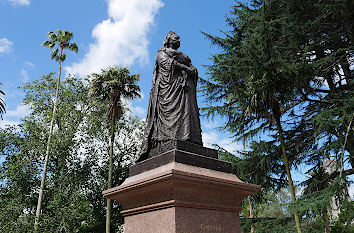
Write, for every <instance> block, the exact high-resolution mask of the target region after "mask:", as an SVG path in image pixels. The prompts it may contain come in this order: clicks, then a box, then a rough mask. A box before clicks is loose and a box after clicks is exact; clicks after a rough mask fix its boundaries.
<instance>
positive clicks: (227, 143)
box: [202, 132, 242, 153]
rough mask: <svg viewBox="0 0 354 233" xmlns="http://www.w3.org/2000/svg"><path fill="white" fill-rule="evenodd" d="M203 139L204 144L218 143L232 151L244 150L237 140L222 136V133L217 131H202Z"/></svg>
mask: <svg viewBox="0 0 354 233" xmlns="http://www.w3.org/2000/svg"><path fill="white" fill-rule="evenodd" d="M202 139H203V143H204V146H211V145H213V144H217V145H219V146H220V147H222V148H224V149H225V150H227V151H228V152H230V153H235V152H237V151H240V150H242V145H241V143H238V142H235V141H233V140H232V139H231V138H222V135H221V134H218V133H216V132H207V133H202Z"/></svg>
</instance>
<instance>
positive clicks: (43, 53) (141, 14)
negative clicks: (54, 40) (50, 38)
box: [0, 0, 239, 151]
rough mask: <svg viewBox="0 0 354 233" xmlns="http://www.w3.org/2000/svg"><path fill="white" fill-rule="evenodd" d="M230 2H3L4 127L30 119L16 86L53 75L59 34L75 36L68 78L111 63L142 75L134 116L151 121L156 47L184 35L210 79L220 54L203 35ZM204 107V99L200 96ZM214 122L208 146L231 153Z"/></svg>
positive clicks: (206, 128)
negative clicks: (172, 35) (54, 35)
mask: <svg viewBox="0 0 354 233" xmlns="http://www.w3.org/2000/svg"><path fill="white" fill-rule="evenodd" d="M233 3H234V1H233V0H218V1H214V0H193V1H190V0H179V1H174V0H144V1H141V0H107V1H102V0H90V1H84V0H75V1H67V0H60V1H59V0H45V1H44V0H0V28H1V31H0V72H1V76H0V77H1V78H0V82H2V83H3V86H2V87H1V88H2V90H4V91H5V92H6V96H5V102H6V105H7V113H6V114H5V116H4V120H3V121H0V126H1V127H3V126H4V125H5V124H17V123H18V122H19V121H20V118H21V117H23V116H25V115H26V114H28V112H29V111H28V109H27V107H26V106H21V100H22V98H23V93H22V91H21V90H19V89H18V88H17V87H18V86H20V85H21V84H22V83H23V82H27V81H33V80H36V79H38V78H39V77H40V76H41V75H43V74H47V73H49V72H57V69H58V68H57V63H56V62H54V61H51V60H50V55H49V52H50V50H49V49H47V48H44V47H42V46H41V43H42V42H43V41H45V40H46V39H47V33H48V32H49V31H54V30H56V29H62V30H69V31H71V32H73V33H74V39H73V42H76V43H77V44H78V46H79V53H78V54H73V53H70V52H68V54H67V59H66V61H65V62H64V64H63V66H64V71H65V72H66V73H75V74H77V75H81V76H84V75H86V74H89V73H92V72H98V71H100V69H102V68H106V67H107V66H108V65H113V64H118V65H122V66H128V67H129V68H130V70H131V73H138V74H140V75H141V81H140V83H139V84H140V86H141V89H142V92H143V98H142V99H140V100H137V101H134V102H132V109H133V112H134V113H135V114H136V115H138V116H140V117H141V118H145V117H146V109H147V105H148V97H149V92H150V88H151V79H152V71H153V65H154V60H155V54H156V52H157V50H158V49H159V48H160V47H161V46H162V41H163V38H164V37H165V35H166V34H167V32H168V31H169V30H174V31H176V32H177V33H178V34H179V35H180V37H181V47H180V50H181V51H183V52H184V53H186V54H187V55H189V57H190V58H191V59H192V62H193V64H194V65H195V66H196V67H197V68H198V69H199V75H200V76H201V77H205V68H204V67H203V65H207V64H210V61H209V58H210V56H211V54H213V53H215V52H216V51H217V48H215V47H212V46H211V44H210V42H209V41H208V40H207V39H206V38H205V37H204V36H203V35H202V34H201V32H200V31H204V32H207V33H210V34H212V35H221V33H220V30H227V28H226V24H225V16H226V15H227V14H228V12H229V9H230V7H231V6H232V4H233ZM198 102H199V105H200V106H203V104H205V103H203V97H202V96H199V99H198ZM216 125H217V123H216V122H213V121H208V120H207V119H204V118H202V127H203V139H204V143H205V144H208V143H218V144H221V145H222V146H224V147H225V148H227V149H228V150H230V151H234V150H235V149H238V148H239V146H238V145H237V144H235V143H232V140H231V139H230V138H229V136H228V135H225V134H224V133H223V134H220V133H219V132H218V131H217V130H215V129H214V128H215V126H216Z"/></svg>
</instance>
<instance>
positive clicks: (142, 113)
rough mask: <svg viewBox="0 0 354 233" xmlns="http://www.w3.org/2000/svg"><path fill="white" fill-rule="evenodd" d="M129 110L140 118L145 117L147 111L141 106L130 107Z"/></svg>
mask: <svg viewBox="0 0 354 233" xmlns="http://www.w3.org/2000/svg"><path fill="white" fill-rule="evenodd" d="M131 110H132V112H133V115H135V116H138V117H140V118H146V115H147V111H146V109H145V108H142V107H139V106H137V107H131Z"/></svg>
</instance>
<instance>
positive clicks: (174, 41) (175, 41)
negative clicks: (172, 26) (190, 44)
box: [169, 34, 181, 49]
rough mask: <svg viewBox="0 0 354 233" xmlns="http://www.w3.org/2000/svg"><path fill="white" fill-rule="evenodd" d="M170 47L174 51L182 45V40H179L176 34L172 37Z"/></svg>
mask: <svg viewBox="0 0 354 233" xmlns="http://www.w3.org/2000/svg"><path fill="white" fill-rule="evenodd" d="M169 42H170V45H171V47H172V48H173V49H178V48H179V46H180V45H181V39H180V38H179V36H178V35H176V34H174V35H172V36H171V37H170V41H169Z"/></svg>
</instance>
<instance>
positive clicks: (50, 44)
mask: <svg viewBox="0 0 354 233" xmlns="http://www.w3.org/2000/svg"><path fill="white" fill-rule="evenodd" d="M48 38H49V40H47V41H45V42H43V43H42V46H44V47H47V48H50V49H52V48H54V47H55V46H57V47H56V48H55V49H54V50H53V51H52V52H51V59H52V60H53V59H55V60H56V61H57V62H58V63H59V72H58V79H57V87H56V92H55V101H54V106H53V113H52V119H51V121H50V128H49V136H48V140H47V149H46V153H45V159H44V165H43V174H42V179H41V186H40V190H39V195H38V203H37V210H36V218H35V222H34V230H35V231H37V230H38V225H39V216H40V212H41V206H42V198H43V190H44V184H45V179H46V174H47V166H48V161H49V151H50V141H51V138H52V134H53V126H54V119H55V116H56V111H57V105H58V96H59V91H60V76H61V63H62V62H64V61H65V58H66V54H65V53H64V50H66V49H69V50H71V51H73V52H75V53H77V52H78V50H79V49H78V47H77V45H76V44H75V43H70V40H71V39H72V38H73V33H72V32H69V31H67V30H64V31H62V30H60V29H58V30H57V31H56V32H49V33H48Z"/></svg>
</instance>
